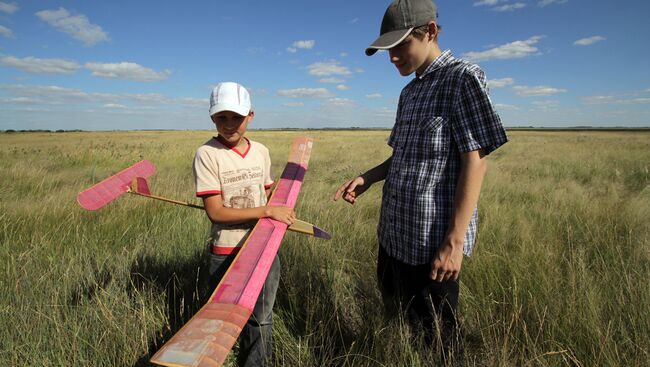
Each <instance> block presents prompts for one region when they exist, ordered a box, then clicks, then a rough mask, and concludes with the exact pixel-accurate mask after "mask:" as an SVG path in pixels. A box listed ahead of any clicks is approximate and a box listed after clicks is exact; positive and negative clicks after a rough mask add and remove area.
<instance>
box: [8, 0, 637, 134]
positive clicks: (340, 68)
mask: <svg viewBox="0 0 650 367" xmlns="http://www.w3.org/2000/svg"><path fill="white" fill-rule="evenodd" d="M388 4H389V1H388V0H327V1H312V0H277V1H263V0H256V1H253V0H238V1H217V0H212V1H207V0H201V1H166V0H159V1H147V0H143V1H123V0H115V1H89V0H83V1H81V0H79V1H63V0H62V1H59V0H40V1H30V0H26V1H19V0H17V1H8V0H0V130H8V129H13V130H23V129H49V130H57V129H64V130H71V129H83V130H134V129H180V130H185V129H212V128H213V124H212V123H211V121H210V119H209V116H208V108H209V106H208V98H209V95H210V91H211V90H212V88H213V87H214V86H215V85H216V84H217V83H219V82H221V81H234V82H238V83H240V84H242V85H244V86H245V87H246V88H247V89H249V91H250V92H251V96H252V100H253V107H254V109H255V118H254V120H253V122H252V123H251V124H250V125H249V128H327V127H329V128H341V127H343V128H348V127H358V128H364V127H379V128H390V127H392V125H393V122H394V118H395V112H396V108H397V100H398V97H399V93H400V91H401V89H402V88H403V87H404V86H405V85H406V84H407V83H408V82H409V81H410V80H411V79H412V78H413V75H411V76H407V77H402V76H400V75H399V73H398V72H397V70H396V69H395V67H394V66H393V65H392V64H391V63H390V62H389V57H388V53H387V52H378V53H377V54H375V55H374V56H372V57H368V56H365V54H364V49H365V48H366V47H367V46H368V45H369V44H370V43H372V42H373V41H374V40H375V38H376V37H377V36H378V35H379V26H380V24H381V19H382V16H383V14H384V11H385V9H386V7H387V6H388ZM436 4H437V6H438V12H439V19H438V21H439V24H440V25H441V26H442V31H441V33H440V35H439V44H440V47H441V49H443V50H447V49H449V50H451V51H452V53H453V55H454V56H455V57H459V58H463V59H466V60H468V61H471V62H474V63H477V64H479V65H480V66H481V67H482V69H483V70H484V71H485V72H486V75H487V78H488V84H489V90H490V96H491V99H492V102H493V103H494V105H495V106H496V109H497V111H498V112H499V115H500V116H501V119H502V121H503V123H504V125H505V126H506V127H517V126H534V127H573V126H594V127H613V126H625V127H649V126H650V71H649V70H648V65H650V61H649V60H650V46H649V45H650V22H649V21H648V16H649V15H650V1H648V0H621V1H612V0H609V1H603V0H467V1H466V0H438V1H436Z"/></svg>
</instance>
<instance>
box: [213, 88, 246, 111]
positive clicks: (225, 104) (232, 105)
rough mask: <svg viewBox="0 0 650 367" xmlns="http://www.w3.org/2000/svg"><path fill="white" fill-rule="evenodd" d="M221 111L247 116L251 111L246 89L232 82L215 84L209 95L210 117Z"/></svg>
mask: <svg viewBox="0 0 650 367" xmlns="http://www.w3.org/2000/svg"><path fill="white" fill-rule="evenodd" d="M221 111H233V112H235V113H238V114H240V115H242V116H247V115H248V113H249V112H250V111H251V96H250V95H249V94H248V91H247V90H246V88H244V87H243V86H241V85H240V84H237V83H233V82H223V83H219V84H217V86H216V87H214V89H213V90H212V93H211V94H210V116H212V115H214V114H215V113H219V112H221Z"/></svg>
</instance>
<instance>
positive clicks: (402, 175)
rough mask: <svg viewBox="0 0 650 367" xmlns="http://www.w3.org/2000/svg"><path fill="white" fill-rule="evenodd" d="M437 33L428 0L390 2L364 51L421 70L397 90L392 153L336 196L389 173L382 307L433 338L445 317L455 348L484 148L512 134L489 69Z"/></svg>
mask: <svg viewBox="0 0 650 367" xmlns="http://www.w3.org/2000/svg"><path fill="white" fill-rule="evenodd" d="M439 31H440V27H439V26H438V24H437V9H436V6H435V4H433V3H432V1H431V0H396V1H393V2H392V3H391V4H390V5H389V7H388V9H387V10H386V13H385V15H384V18H383V21H382V23H381V30H380V37H379V38H378V39H377V40H376V41H375V42H374V43H373V44H372V45H370V47H368V48H367V49H366V55H368V56H370V55H373V54H374V53H375V52H376V51H377V50H378V49H380V50H388V54H389V56H390V62H391V63H393V64H394V65H395V67H396V68H397V70H398V71H399V73H400V74H401V75H402V76H407V75H410V74H412V73H413V72H415V78H414V79H413V80H411V81H410V82H409V83H408V84H407V85H406V86H405V87H404V89H403V90H402V93H401V95H400V98H399V104H398V107H397V116H396V119H395V125H394V126H393V129H392V131H391V134H390V137H389V139H388V144H389V145H390V146H391V147H392V148H393V152H392V155H391V156H390V157H389V158H388V159H387V160H386V161H385V162H383V163H381V164H380V165H378V166H376V167H374V168H372V169H370V170H369V171H367V172H366V173H364V174H362V175H360V176H359V177H356V178H354V179H352V180H350V181H348V182H346V183H344V184H343V185H342V186H341V187H340V188H339V189H338V191H337V192H336V194H335V200H336V199H338V198H340V197H343V198H344V200H346V201H348V202H350V203H352V204H354V202H355V201H356V200H357V198H358V197H359V195H361V194H362V193H363V192H365V191H366V190H367V189H368V187H370V186H371V185H372V184H373V183H375V182H378V181H380V180H384V179H385V180H386V182H385V184H384V188H383V194H382V205H381V213H380V218H379V226H378V231H377V232H378V237H379V244H380V246H379V255H378V264H377V273H378V278H379V287H380V289H381V292H382V296H383V300H384V305H385V307H386V310H387V311H389V313H393V312H395V311H399V310H400V309H401V310H402V311H405V312H406V314H407V316H408V319H409V321H410V323H411V325H412V326H413V327H414V328H415V329H414V330H415V331H416V332H419V331H420V330H423V331H424V337H425V341H427V342H428V343H431V342H432V341H433V340H434V338H435V332H436V328H435V320H436V319H437V318H438V317H440V318H441V321H442V323H441V325H442V330H440V331H441V335H442V338H443V346H445V347H449V346H450V343H451V342H452V341H453V339H454V338H455V337H457V335H458V333H457V331H458V329H457V319H456V306H457V303H458V295H459V283H458V275H459V273H460V269H461V264H462V261H463V253H464V254H466V255H469V254H470V253H471V252H472V247H473V246H474V240H475V237H476V229H477V210H476V208H477V203H478V198H479V193H480V190H481V185H482V182H483V177H484V175H485V171H486V156H487V155H488V154H490V153H491V152H492V151H494V150H495V149H497V148H498V147H499V146H501V145H502V144H504V143H505V142H507V140H508V138H507V136H506V133H505V130H504V129H503V126H502V124H501V121H500V119H499V116H498V115H497V113H496V111H495V110H494V107H493V106H492V103H491V101H490V98H489V97H488V93H487V83H486V78H485V75H484V73H483V71H481V69H480V68H479V67H478V66H477V65H474V64H470V63H468V62H465V61H463V60H459V59H455V58H454V57H453V56H452V54H451V52H450V51H449V50H447V51H444V52H441V50H440V48H439V46H438V34H439Z"/></svg>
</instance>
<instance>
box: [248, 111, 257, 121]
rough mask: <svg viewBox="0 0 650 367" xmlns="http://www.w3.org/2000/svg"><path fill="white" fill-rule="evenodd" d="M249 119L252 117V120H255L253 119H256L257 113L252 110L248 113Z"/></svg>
mask: <svg viewBox="0 0 650 367" xmlns="http://www.w3.org/2000/svg"><path fill="white" fill-rule="evenodd" d="M248 117H250V118H251V120H252V119H253V117H255V111H253V110H250V112H249V113H248Z"/></svg>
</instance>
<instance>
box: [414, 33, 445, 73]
mask: <svg viewBox="0 0 650 367" xmlns="http://www.w3.org/2000/svg"><path fill="white" fill-rule="evenodd" d="M440 55H442V51H440V47H439V46H438V43H437V42H433V44H432V45H431V50H430V51H429V54H428V56H427V58H426V59H425V61H424V62H423V63H422V65H421V66H420V67H419V68H418V69H417V70H416V71H415V76H416V77H419V76H420V75H422V73H424V71H425V70H427V68H428V67H429V65H431V63H433V62H434V61H435V60H436V59H437V58H438V57H440Z"/></svg>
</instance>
